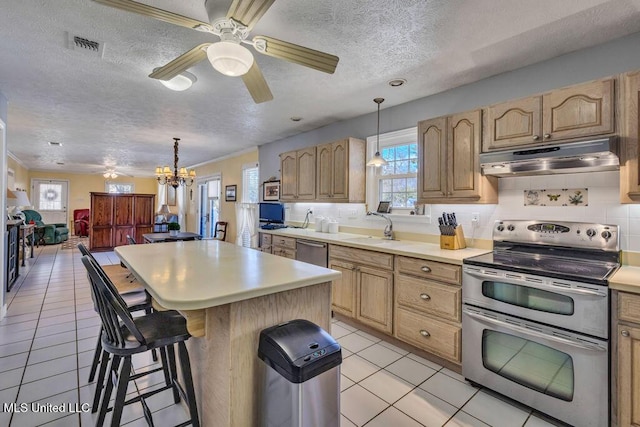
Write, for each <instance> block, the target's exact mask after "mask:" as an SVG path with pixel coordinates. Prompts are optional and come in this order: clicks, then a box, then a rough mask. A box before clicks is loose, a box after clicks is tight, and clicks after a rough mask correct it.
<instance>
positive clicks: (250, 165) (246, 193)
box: [241, 162, 260, 203]
mask: <svg viewBox="0 0 640 427" xmlns="http://www.w3.org/2000/svg"><path fill="white" fill-rule="evenodd" d="M249 169H255V170H256V187H255V191H256V196H257V198H256V200H255V201H250V200H249V192H250V191H251V188H250V186H249V183H248V182H247V180H246V171H247V170H249ZM241 202H242V203H259V202H260V164H259V163H258V162H251V163H245V164H243V165H242V199H241Z"/></svg>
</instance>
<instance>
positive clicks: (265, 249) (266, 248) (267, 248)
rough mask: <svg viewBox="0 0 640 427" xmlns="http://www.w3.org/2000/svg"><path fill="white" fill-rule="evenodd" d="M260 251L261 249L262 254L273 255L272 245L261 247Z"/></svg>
mask: <svg viewBox="0 0 640 427" xmlns="http://www.w3.org/2000/svg"><path fill="white" fill-rule="evenodd" d="M258 249H260V252H265V253H268V254H270V253H271V245H269V246H260V247H259V248H258Z"/></svg>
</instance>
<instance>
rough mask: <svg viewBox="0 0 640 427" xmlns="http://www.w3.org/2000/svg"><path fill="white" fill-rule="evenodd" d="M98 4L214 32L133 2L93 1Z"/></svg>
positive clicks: (198, 23)
mask: <svg viewBox="0 0 640 427" xmlns="http://www.w3.org/2000/svg"><path fill="white" fill-rule="evenodd" d="M93 1H95V2H96V3H100V4H104V5H105V6H111V7H115V8H116V9H122V10H126V11H127V12H133V13H138V14H140V15H145V16H149V17H151V18H155V19H158V20H160V21H164V22H168V23H170V24H175V25H180V26H181V27H187V28H193V29H195V30H198V31H205V32H212V31H213V27H212V26H211V25H210V24H208V23H206V22H202V21H198V20H195V19H191V18H187V17H186V16H182V15H178V14H177V13H172V12H167V11H166V10H162V9H157V8H155V7H151V6H147V5H146V4H142V3H138V2H135V1H131V0H93Z"/></svg>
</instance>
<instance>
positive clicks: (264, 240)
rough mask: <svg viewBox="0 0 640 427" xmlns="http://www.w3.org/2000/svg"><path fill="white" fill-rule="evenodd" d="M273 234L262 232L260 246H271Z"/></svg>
mask: <svg viewBox="0 0 640 427" xmlns="http://www.w3.org/2000/svg"><path fill="white" fill-rule="evenodd" d="M271 237H272V236H271V234H264V233H260V246H261V247H264V246H271Z"/></svg>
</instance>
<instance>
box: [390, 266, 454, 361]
mask: <svg viewBox="0 0 640 427" xmlns="http://www.w3.org/2000/svg"><path fill="white" fill-rule="evenodd" d="M461 273H462V269H461V267H460V266H459V265H451V264H447V263H441V262H436V261H426V260H422V259H418V258H410V257H405V256H396V264H395V278H394V292H395V295H394V307H393V311H394V328H395V333H394V335H395V337H396V338H398V339H400V340H403V341H405V342H408V343H409V344H411V345H414V346H416V347H418V348H420V349H422V350H425V351H427V352H429V353H433V354H435V355H436V356H439V357H441V358H444V359H447V360H449V361H452V362H454V363H456V364H459V363H460V362H461V345H462V323H461V322H462V318H461V313H462V288H461Z"/></svg>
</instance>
